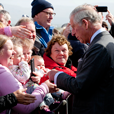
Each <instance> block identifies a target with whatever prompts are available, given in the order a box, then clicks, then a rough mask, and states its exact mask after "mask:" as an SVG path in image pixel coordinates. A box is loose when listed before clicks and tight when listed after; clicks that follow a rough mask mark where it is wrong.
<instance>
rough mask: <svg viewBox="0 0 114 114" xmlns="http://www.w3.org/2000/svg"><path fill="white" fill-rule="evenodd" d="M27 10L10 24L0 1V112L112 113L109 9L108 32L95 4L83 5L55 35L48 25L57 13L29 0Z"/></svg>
mask: <svg viewBox="0 0 114 114" xmlns="http://www.w3.org/2000/svg"><path fill="white" fill-rule="evenodd" d="M31 6H32V8H31V18H30V17H28V16H25V15H24V16H22V18H21V19H19V20H18V21H17V23H16V24H15V26H11V16H10V13H9V12H8V11H6V10H5V9H4V6H3V4H2V3H0V113H1V114H57V113H58V112H59V114H71V113H72V114H114V109H113V106H114V88H113V87H114V51H113V49H114V17H113V15H112V14H111V13H110V11H108V10H107V13H108V14H107V15H106V19H107V20H108V22H109V24H110V26H111V28H110V30H109V27H108V25H107V23H106V22H105V21H103V18H104V17H103V13H102V12H98V11H97V9H96V6H93V5H90V4H83V5H80V6H77V7H76V8H75V9H74V10H73V11H72V12H71V13H70V22H69V23H66V24H63V26H61V31H59V30H57V29H56V28H54V27H53V26H51V21H52V20H53V16H54V15H56V13H55V12H54V7H53V5H52V4H51V3H50V2H48V1H46V0H33V1H32V3H31ZM31 59H33V60H34V67H35V70H34V71H33V72H31V63H30V61H31ZM67 103H68V107H66V105H67ZM66 108H68V110H66Z"/></svg>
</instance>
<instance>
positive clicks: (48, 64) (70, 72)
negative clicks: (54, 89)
mask: <svg viewBox="0 0 114 114" xmlns="http://www.w3.org/2000/svg"><path fill="white" fill-rule="evenodd" d="M43 58H44V62H45V67H46V68H49V69H56V70H59V71H63V72H65V73H66V74H68V75H70V76H73V77H76V71H77V68H76V67H74V66H73V65H71V69H70V68H67V67H65V66H61V65H59V64H57V63H56V62H55V61H54V60H52V59H51V58H49V57H48V56H46V54H45V53H44V55H43ZM47 79H48V77H45V75H44V76H43V77H42V78H41V80H40V83H39V84H41V83H43V82H45V81H46V80H47Z"/></svg>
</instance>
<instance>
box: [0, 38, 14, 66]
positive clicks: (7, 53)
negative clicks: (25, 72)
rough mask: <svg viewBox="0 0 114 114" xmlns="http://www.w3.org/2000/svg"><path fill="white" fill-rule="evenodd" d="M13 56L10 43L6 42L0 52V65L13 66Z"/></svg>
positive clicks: (9, 41)
mask: <svg viewBox="0 0 114 114" xmlns="http://www.w3.org/2000/svg"><path fill="white" fill-rule="evenodd" d="M14 54H15V51H14V50H13V43H12V41H11V40H7V41H6V43H5V44H4V46H3V48H2V49H1V52H0V64H2V65H3V66H6V67H8V66H10V65H13V57H14Z"/></svg>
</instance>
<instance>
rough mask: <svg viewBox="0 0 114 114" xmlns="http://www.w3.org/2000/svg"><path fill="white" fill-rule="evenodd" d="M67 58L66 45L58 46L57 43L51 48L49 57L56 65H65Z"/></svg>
mask: <svg viewBox="0 0 114 114" xmlns="http://www.w3.org/2000/svg"><path fill="white" fill-rule="evenodd" d="M68 56H69V50H68V46H67V44H63V45H61V46H60V45H59V44H58V43H57V42H56V43H55V44H54V45H53V46H52V49H51V55H50V57H51V58H52V59H53V60H54V61H55V62H56V63H58V64H60V65H64V66H65V64H66V62H67V60H68Z"/></svg>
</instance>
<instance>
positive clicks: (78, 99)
mask: <svg viewBox="0 0 114 114" xmlns="http://www.w3.org/2000/svg"><path fill="white" fill-rule="evenodd" d="M63 82H64V83H63ZM57 86H58V87H59V88H61V89H64V90H66V91H69V92H71V93H73V95H74V103H73V114H114V39H113V38H112V36H111V35H110V34H109V32H107V31H104V32H101V33H99V34H98V35H97V36H96V37H95V38H94V39H93V41H92V43H91V44H90V45H89V48H88V50H87V51H86V53H85V54H84V56H83V58H82V59H80V61H79V64H78V69H77V77H76V78H74V77H71V76H69V75H67V74H65V73H61V74H59V75H58V77H57Z"/></svg>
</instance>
